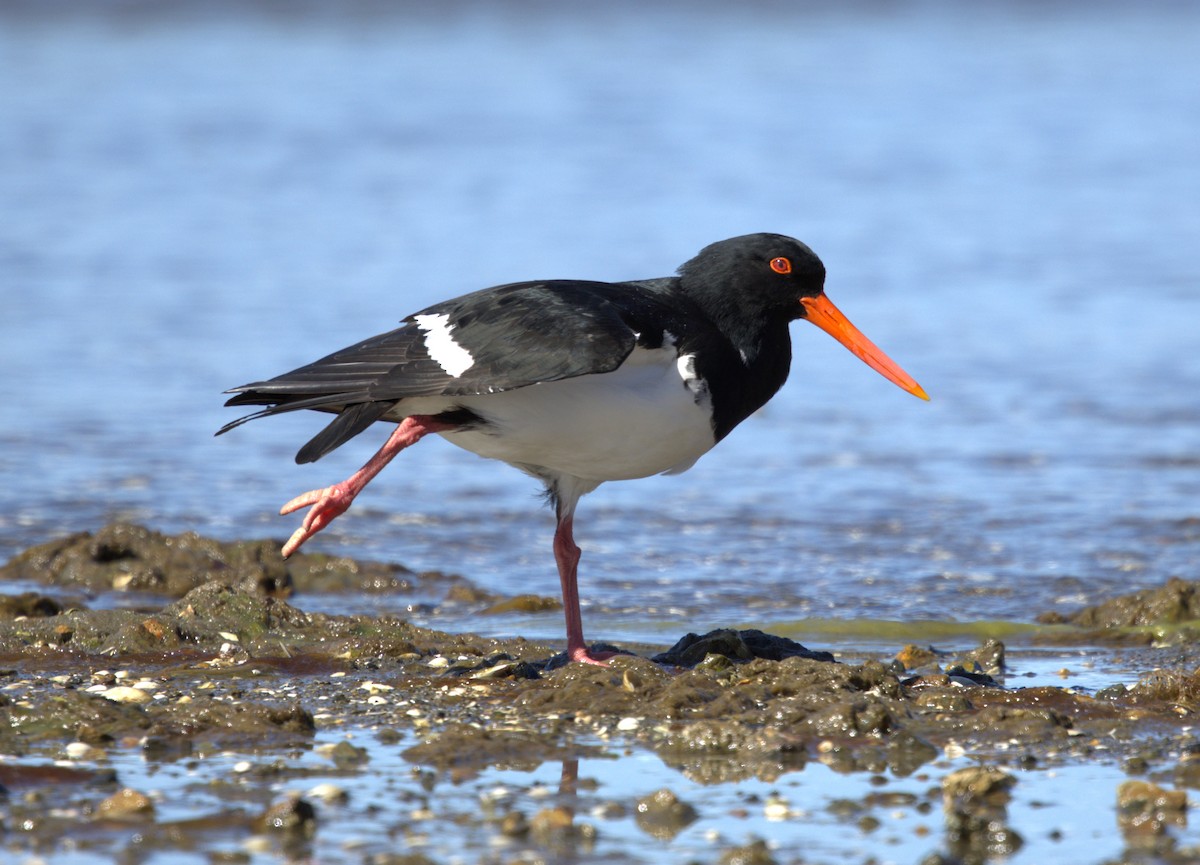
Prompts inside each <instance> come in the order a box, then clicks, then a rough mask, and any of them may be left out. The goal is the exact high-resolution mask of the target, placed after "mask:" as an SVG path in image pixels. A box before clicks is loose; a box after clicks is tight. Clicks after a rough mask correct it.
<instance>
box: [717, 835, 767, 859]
mask: <svg viewBox="0 0 1200 865" xmlns="http://www.w3.org/2000/svg"><path fill="white" fill-rule="evenodd" d="M717 865H777V862H776V860H775V857H773V856H772V855H771V851H770V848H768V847H767V842H766V841H763V840H762V839H761V838H758V839H755V840H754V841H751V842H750V843H749V844H747V845H745V846H744V847H734V848H732V849H729V850H726V851H725V852H724V853H722V854H721V858H720V859H718V860H717Z"/></svg>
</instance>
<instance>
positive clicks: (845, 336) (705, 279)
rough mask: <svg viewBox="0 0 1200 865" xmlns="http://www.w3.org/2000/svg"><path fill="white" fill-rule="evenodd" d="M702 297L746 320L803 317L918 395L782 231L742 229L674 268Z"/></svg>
mask: <svg viewBox="0 0 1200 865" xmlns="http://www.w3.org/2000/svg"><path fill="white" fill-rule="evenodd" d="M679 275H680V278H681V280H682V282H683V285H684V287H685V290H688V291H689V293H691V294H692V295H693V296H696V297H697V298H698V299H700V300H701V302H706V303H707V304H708V305H711V306H713V307H716V308H718V309H722V310H723V311H725V312H726V314H729V315H731V316H736V317H738V318H744V319H746V320H757V321H761V320H763V319H767V320H771V319H781V320H783V321H793V320H795V319H797V318H803V319H805V320H807V321H809V322H811V323H813V324H815V325H816V326H817V327H819V328H821V330H823V331H825V332H826V333H828V334H829V335H830V336H832V337H833V338H834V339H836V340H837V341H838V342H840V343H841V344H842V345H844V346H845V347H846V348H848V349H850V351H852V352H853V353H854V354H855V355H857V356H858V358H859V359H860V360H862V361H863V362H864V363H866V364H867V366H869V367H871V368H872V369H873V370H875V371H876V372H878V373H879V374H880V375H882V376H883V377H884V378H886V379H887V380H888V381H890V382H892V383H893V384H895V385H897V386H898V387H900V388H902V389H904V390H906V391H908V392H909V393H911V394H913V395H914V396H917V397H920V398H921V399H924V400H927V399H929V395H928V394H926V393H925V389H924V388H922V387H921V386H920V385H919V384H917V382H916V381H915V380H914V379H913V378H912V376H910V375H909V374H908V373H906V372H905V371H904V370H903V369H901V368H900V366H899V365H898V364H897V363H896V362H895V361H893V360H892V359H891V358H890V357H888V356H887V355H886V354H884V353H883V351H882V350H881V349H880V348H879V347H878V346H876V345H875V343H873V342H871V340H869V339H867V337H866V336H864V335H863V333H862V331H860V330H859V329H858V328H857V327H855V326H854V325H853V324H851V323H850V320H849V319H847V318H846V316H845V315H843V314H842V312H841V310H839V309H838V308H837V307H836V306H834V304H833V302H832V301H831V300H830V299H829V298H828V297H826V295H825V265H824V264H822V263H821V259H820V258H818V257H817V254H816V253H815V252H813V251H812V250H811V249H809V248H808V247H807V246H806V245H804V244H803V243H801V242H800V241H798V240H795V239H794V238H791V237H786V236H784V235H782V234H747V235H743V236H742V237H733V238H730V239H729V240H722V241H719V242H717V243H713V244H710V245H709V246H706V247H705V248H704V249H702V250H701V251H700V253H699V254H698V255H697V256H696V257H695V258H693V259H692V260H690V261H688V262H687V263H686V264H684V265H683V266H682V267H681V268H680V269H679Z"/></svg>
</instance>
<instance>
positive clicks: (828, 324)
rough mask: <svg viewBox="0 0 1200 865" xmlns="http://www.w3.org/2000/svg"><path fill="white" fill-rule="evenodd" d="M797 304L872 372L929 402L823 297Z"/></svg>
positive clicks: (804, 299)
mask: <svg viewBox="0 0 1200 865" xmlns="http://www.w3.org/2000/svg"><path fill="white" fill-rule="evenodd" d="M800 304H801V305H802V306H803V307H804V317H805V318H807V319H808V320H809V321H811V322H812V323H813V324H815V325H816V326H817V327H819V328H821V330H823V331H825V332H826V333H827V334H829V335H830V336H832V337H833V338H834V339H836V340H837V341H838V342H840V343H841V344H842V345H844V346H846V348H848V349H850V351H852V352H854V353H855V354H856V355H858V357H859V359H860V360H861V361H862V362H863V363H865V364H866V365H867V366H869V367H870V368H871V369H873V370H875V371H876V372H877V373H879V374H880V375H881V376H883V377H884V378H886V379H887V380H888V381H890V382H892V383H893V384H895V385H896V386H897V387H900V388H903V389H904V390H906V391H908V392H909V393H911V394H912V395H913V396H919V397H920V398H921V399H924V400H927V399H929V394H927V393H925V389H924V388H923V387H921V386H920V385H919V384H917V383H916V381H914V380H913V377H912V376H911V375H909V374H908V373H906V372H905V371H904V370H902V369H900V367H899V365H898V364H897V363H896V362H895V361H894V360H892V359H891V358H890V357H888V356H887V355H886V354H884V353H883V352H882V351H880V349H879V347H878V346H877V345H875V343H873V342H871V340H869V339H867V338H866V337H865V336H863V334H862V331H860V330H859V329H858V328H857V327H855V326H854V325H852V324H851V323H850V319H848V318H846V316H844V315H842V311H841V310H840V309H838V308H837V307H836V306H834V305H833V301H831V300H830V299H829V298H827V297H826V296H825V295H823V294H819V295H817V296H816V297H802V298H800Z"/></svg>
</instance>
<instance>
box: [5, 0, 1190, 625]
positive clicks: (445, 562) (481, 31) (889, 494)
mask: <svg viewBox="0 0 1200 865" xmlns="http://www.w3.org/2000/svg"><path fill="white" fill-rule="evenodd" d="M289 9H291V10H293V11H290V12H289V11H288V10H289ZM1198 37H1200V7H1197V6H1195V5H1193V4H1185V3H1178V4H1171V3H1147V4H1112V5H1105V4H1087V5H1084V4H1066V3H1064V4H1053V3H1051V4H1036V5H1034V4H1023V5H1011V6H1010V5H1004V4H992V3H984V4H969V5H963V4H941V3H923V4H913V5H910V6H907V5H906V6H893V5H890V4H870V5H858V6H853V7H849V6H845V7H843V6H840V5H838V6H832V5H831V6H829V7H824V6H819V5H813V6H807V5H799V4H772V3H762V4H757V3H756V4H750V5H735V4H704V3H702V4H682V3H679V4H674V3H669V4H661V5H653V6H648V7H642V6H637V5H633V4H622V3H617V4H562V3H559V4H551V3H546V4H486V3H463V4H439V5H437V6H436V7H434V6H430V7H428V8H427V7H425V6H421V5H412V6H409V5H408V4H402V5H396V6H391V5H386V4H370V3H363V4H349V5H332V4H329V5H321V4H299V5H290V4H289V5H280V6H278V7H266V6H264V7H262V8H258V7H244V6H242V5H240V4H215V5H213V4H172V5H170V6H169V7H166V8H163V9H159V8H156V7H154V6H151V5H149V4H146V5H143V4H130V3H106V4H72V3H56V4H38V3H24V4H8V5H6V6H5V7H4V9H3V10H0V66H2V67H3V68H4V69H5V73H4V74H3V75H2V76H0V117H2V118H3V121H2V122H0V291H3V298H4V304H3V310H4V311H3V316H2V318H0V370H2V371H3V377H2V378H0V381H2V382H3V397H4V398H3V406H4V408H3V414H2V415H0V473H2V477H3V479H4V483H3V485H2V486H0V559H4V558H7V557H8V556H10V555H11V554H13V553H14V552H16V551H17V550H19V549H22V548H23V547H25V546H26V545H28V544H31V543H35V542H40V541H43V540H46V539H48V538H51V537H54V536H57V535H61V534H63V533H67V532H72V531H79V530H85V529H94V528H96V527H98V526H99V525H101V524H103V523H104V522H105V521H107V520H110V519H113V518H117V517H122V518H128V519H134V520H138V521H141V522H144V523H146V524H148V525H150V526H152V527H154V528H158V529H161V530H164V531H181V530H195V531H199V532H202V533H210V534H215V535H218V536H221V537H226V538H232V537H241V536H246V535H254V536H266V535H269V536H275V537H279V538H281V539H282V538H284V537H286V536H287V535H288V534H289V533H290V532H291V530H292V528H293V527H294V525H295V523H296V521H297V519H298V518H297V517H292V518H280V517H278V516H276V515H275V514H276V511H277V509H278V507H279V505H280V504H282V503H283V502H284V501H286V500H287V499H289V498H291V497H292V496H293V495H295V494H296V493H299V492H302V491H303V490H306V489H309V488H312V487H316V486H323V485H326V484H328V483H330V482H332V481H334V480H338V479H340V478H342V477H344V476H345V475H347V474H348V473H349V472H351V471H353V470H354V469H355V468H357V466H358V465H359V464H360V463H361V462H362V461H364V460H365V459H366V457H367V456H369V455H370V453H371V452H372V451H373V450H374V449H375V447H377V446H378V445H379V444H380V443H381V442H382V440H383V438H384V437H385V436H386V429H384V428H383V427H380V428H379V430H378V431H377V432H376V431H371V432H370V433H368V434H366V435H364V436H362V437H361V439H360V440H357V441H355V442H354V443H352V444H351V445H349V446H346V447H345V448H343V449H342V450H341V451H339V452H337V453H336V454H334V455H332V456H331V457H329V458H327V459H325V460H323V461H322V462H320V463H318V464H316V465H315V466H305V467H297V466H295V465H293V464H292V461H291V457H292V454H293V453H294V451H295V450H296V448H297V447H298V446H299V445H300V444H301V443H302V442H304V441H305V440H306V439H307V437H308V436H309V435H311V434H312V433H313V432H314V431H315V430H316V429H317V428H319V426H320V425H321V424H322V423H323V420H322V418H320V417H317V416H310V417H291V418H282V419H275V420H271V421H266V422H262V423H259V424H254V425H251V426H248V427H245V428H242V429H240V430H238V431H237V432H236V433H234V434H232V435H229V436H225V437H222V438H219V439H214V438H213V437H212V432H213V431H214V430H215V429H217V428H218V427H219V426H220V425H221V424H222V423H224V422H226V421H228V420H230V419H231V418H232V417H235V416H236V413H235V411H234V410H232V409H224V408H222V405H221V404H222V401H223V398H222V396H221V393H220V392H221V391H222V390H223V389H225V388H227V387H230V386H233V385H237V384H241V383H243V382H246V381H250V380H254V379H259V378H263V377H267V376H270V375H273V374H276V373H279V372H282V371H284V370H287V369H290V368H292V367H294V366H296V365H299V364H301V363H303V362H306V361H308V360H311V359H314V358H316V357H318V356H321V355H323V354H325V353H327V352H328V351H331V350H333V349H336V348H339V347H341V346H343V345H346V344H348V343H350V342H353V341H356V340H358V339H360V338H363V337H365V336H368V335H371V334H373V333H377V332H380V331H383V330H386V329H389V328H391V327H392V326H393V325H394V323H395V322H396V321H397V320H398V319H400V318H401V317H402V316H404V315H406V314H408V313H410V312H413V311H415V310H417V309H420V308H421V307H423V306H424V305H426V304H429V303H432V302H434V301H437V300H439V299H443V298H445V297H448V296H453V295H455V294H458V293H461V292H464V291H467V290H471V289H475V288H478V287H482V286H486V285H489V284H495V283H499V282H504V281H510V280H516V279H523V278H540V277H558V276H572V277H584V278H596V279H622V278H637V277H646V276H656V275H664V274H668V273H670V272H671V271H673V269H674V268H675V267H676V266H677V265H678V264H679V263H681V262H682V261H684V260H685V259H687V258H689V257H690V256H691V255H692V254H694V253H695V252H696V251H697V250H698V249H699V248H700V247H701V246H703V245H704V244H706V243H708V242H710V241H712V240H716V239H720V238H723V237H727V236H732V235H735V234H740V233H745V232H750V231H763V230H765V231H779V232H784V233H787V234H792V235H794V236H797V237H799V238H801V239H803V240H805V241H806V242H808V243H809V244H810V245H811V246H813V248H814V249H815V250H817V252H818V253H819V254H820V255H821V256H822V257H823V259H824V261H825V263H826V265H827V267H828V270H829V281H828V290H829V294H830V296H831V297H832V298H833V299H834V300H835V302H837V303H838V304H839V305H840V306H841V307H842V309H843V310H844V311H845V312H846V313H847V314H848V315H849V316H850V318H851V319H852V320H854V321H855V323H856V324H858V325H859V327H861V328H862V329H863V330H864V331H865V332H866V333H867V334H868V335H870V336H871V337H872V338H873V339H874V340H875V341H876V342H877V343H878V344H879V345H881V346H882V347H883V348H884V349H885V350H886V351H887V352H888V353H889V354H890V355H891V356H892V357H894V358H895V359H896V360H897V361H898V362H900V363H901V365H903V366H904V367H905V368H906V369H907V370H908V371H909V372H911V373H912V374H913V375H914V376H915V377H916V378H917V379H918V380H919V381H920V382H921V383H922V384H923V385H924V386H925V388H926V389H927V390H928V391H929V393H930V394H931V395H932V397H933V401H932V402H931V403H929V404H924V403H922V402H920V401H918V400H915V399H913V398H911V397H909V396H907V395H905V394H904V393H902V392H901V391H900V390H898V389H897V388H895V387H893V386H892V385H890V384H888V383H887V382H886V381H884V380H883V379H882V378H880V377H879V376H877V375H876V374H875V373H873V372H871V371H870V370H869V369H868V368H866V367H865V366H863V365H862V364H861V363H859V362H858V361H857V360H856V359H854V358H853V357H852V356H851V355H849V354H848V353H847V352H845V351H844V350H843V349H842V348H841V347H839V346H837V345H836V344H835V343H834V342H833V341H832V340H830V339H828V337H826V336H825V335H824V334H821V333H820V332H818V331H817V330H816V329H814V328H811V327H809V326H807V325H805V324H804V323H798V324H797V325H796V326H795V327H794V338H795V343H796V352H795V353H796V359H795V361H794V364H793V370H792V378H791V381H790V382H789V384H788V385H787V386H786V387H785V389H784V391H783V392H782V393H781V394H780V395H779V396H778V397H777V398H776V399H775V400H774V401H773V402H772V403H770V405H769V406H768V407H767V408H766V410H765V411H763V412H762V413H761V414H760V415H759V416H756V417H755V418H752V419H751V420H749V421H747V422H746V423H745V424H744V425H743V426H742V427H741V428H740V429H738V430H737V431H736V432H735V433H734V434H733V435H732V436H731V437H730V438H729V439H728V440H726V441H725V442H724V443H722V445H721V446H720V447H719V448H718V449H717V450H716V451H715V452H713V453H712V454H710V455H709V456H707V457H705V458H704V459H703V460H701V462H700V463H699V464H698V465H697V466H696V467H695V468H694V469H693V470H692V471H690V472H689V473H687V474H685V475H682V476H679V477H671V478H655V479H650V480H646V481H640V482H627V483H619V484H610V485H607V486H605V487H602V488H601V489H600V490H599V491H597V492H596V493H595V494H593V495H592V496H590V497H589V498H588V499H586V500H585V501H584V502H583V504H582V506H581V510H580V514H579V520H578V524H577V536H578V537H579V539H580V541H581V543H582V545H583V548H584V560H583V564H582V571H581V574H582V582H583V594H584V598H585V602H586V604H587V610H586V613H585V621H586V622H587V626H588V633H589V636H596V637H600V636H603V637H607V638H610V639H637V638H643V639H653V640H663V639H673V637H674V636H675V635H676V634H678V633H679V630H680V628H689V629H691V628H705V627H710V626H716V625H721V624H728V623H730V622H744V623H753V624H757V625H759V626H770V625H771V623H772V622H777V623H778V622H787V621H794V620H797V619H804V618H814V617H815V618H820V617H854V618H860V617H868V618H870V617H878V618H895V619H908V618H911V619H914V620H915V619H929V618H952V619H964V620H973V619H980V618H1009V619H1017V620H1029V619H1031V618H1032V617H1033V616H1034V615H1036V614H1037V613H1039V612H1042V611H1045V610H1049V609H1059V610H1069V609H1072V608H1073V607H1075V606H1077V605H1079V604H1081V603H1083V602H1084V601H1085V600H1094V599H1097V598H1101V597H1105V596H1108V595H1111V594H1114V593H1117V592H1121V591H1126V590H1129V589H1131V588H1137V587H1142V586H1155V585H1159V584H1161V583H1162V582H1163V581H1164V580H1165V579H1166V578H1167V577H1169V576H1171V575H1180V576H1184V577H1196V576H1197V570H1198V565H1200V529H1197V524H1196V520H1197V519H1198V518H1200V352H1198V351H1197V349H1198V348H1200V324H1198V323H1200V290H1198V289H1197V286H1198V284H1200V259H1198V258H1197V255H1196V250H1197V243H1198V242H1200V59H1198V58H1197V54H1196V50H1195V47H1196V45H1197V44H1198V43H1197V39H1198ZM535 493H536V488H535V485H534V484H532V483H531V482H530V481H529V480H528V479H526V478H525V477H523V476H522V475H520V474H518V473H516V472H514V471H513V470H511V469H509V468H507V467H505V466H500V465H493V464H489V463H485V462H483V461H481V460H479V459H477V458H475V457H473V456H471V455H470V454H466V453H463V452H459V451H457V450H455V449H454V448H452V447H450V446H449V445H446V444H444V443H442V442H440V441H438V442H428V443H422V445H421V446H420V447H419V448H418V449H415V450H413V451H411V452H408V453H405V454H404V455H403V457H402V458H401V459H400V460H399V461H398V462H397V463H396V464H394V465H393V466H392V467H390V468H389V469H388V471H387V472H385V473H384V475H382V476H381V477H380V478H379V479H378V480H377V481H376V482H375V483H374V484H373V485H372V487H371V488H370V489H369V490H368V492H367V493H366V494H364V496H363V497H362V498H361V499H360V500H359V502H358V503H357V504H356V505H355V507H354V509H353V510H352V511H351V513H350V514H348V515H347V516H345V517H343V518H342V519H341V520H339V521H338V523H336V524H335V525H334V527H333V528H331V529H330V530H328V531H327V532H325V533H324V534H322V535H321V536H320V537H319V538H318V539H317V540H316V541H313V542H312V543H311V547H312V548H313V549H320V550H326V551H332V552H338V553H346V554H352V555H359V556H366V557H371V558H378V559H386V560H390V561H399V562H402V563H404V564H406V565H408V566H410V567H413V568H416V569H439V570H444V571H454V572H458V573H461V574H464V575H465V576H467V577H469V578H471V579H473V580H476V581H478V582H479V583H481V584H484V585H486V586H488V587H492V588H494V589H496V590H497V591H501V592H514V591H536V592H540V593H543V594H549V595H553V594H556V593H557V578H556V576H555V572H554V569H553V563H552V559H551V555H550V549H549V541H550V532H551V520H550V515H549V514H548V513H547V512H546V511H545V510H544V509H543V508H542V507H541V505H540V504H539V503H538V501H537V499H536V496H535ZM321 603H323V602H322V601H320V600H319V599H310V600H309V604H310V606H313V605H316V606H319V605H320V604H321ZM337 603H339V604H345V603H350V604H351V605H352V604H353V603H354V601H353V600H352V599H351V600H350V601H349V602H347V601H345V600H343V601H338V602H337ZM372 603H373V602H372ZM468 624H469V623H468ZM474 625H475V626H477V627H482V628H484V629H487V628H491V629H492V630H493V631H496V632H511V631H513V630H515V629H519V630H520V631H521V632H522V633H526V634H527V635H529V636H535V637H543V638H560V636H561V633H560V632H561V623H560V622H559V621H558V618H557V616H544V617H540V618H536V619H534V620H532V621H522V622H519V623H514V622H512V621H508V622H498V623H491V622H484V623H478V622H476V623H474ZM464 626H468V625H467V624H464Z"/></svg>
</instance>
